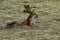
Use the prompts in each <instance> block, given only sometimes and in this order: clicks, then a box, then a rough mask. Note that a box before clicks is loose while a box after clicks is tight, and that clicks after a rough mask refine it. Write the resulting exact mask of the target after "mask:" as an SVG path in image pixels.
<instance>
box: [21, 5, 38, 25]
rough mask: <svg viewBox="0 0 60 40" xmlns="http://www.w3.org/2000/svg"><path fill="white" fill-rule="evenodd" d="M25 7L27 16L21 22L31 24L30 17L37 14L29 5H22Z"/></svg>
mask: <svg viewBox="0 0 60 40" xmlns="http://www.w3.org/2000/svg"><path fill="white" fill-rule="evenodd" d="M24 7H25V9H26V10H28V11H29V13H30V14H29V16H28V18H27V20H26V21H24V22H22V24H23V25H27V26H31V24H30V23H31V18H32V16H34V15H36V17H37V16H38V15H37V14H36V13H35V12H33V11H32V8H31V7H29V5H24Z"/></svg>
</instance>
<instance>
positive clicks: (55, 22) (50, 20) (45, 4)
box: [0, 0, 60, 40]
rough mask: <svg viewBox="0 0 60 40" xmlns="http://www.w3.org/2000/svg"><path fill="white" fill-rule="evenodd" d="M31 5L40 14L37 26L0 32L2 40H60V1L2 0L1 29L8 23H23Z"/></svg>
mask: <svg viewBox="0 0 60 40" xmlns="http://www.w3.org/2000/svg"><path fill="white" fill-rule="evenodd" d="M24 4H29V5H30V6H31V7H32V8H33V10H35V12H36V13H37V14H38V18H37V19H36V25H37V26H38V27H36V26H33V27H28V26H22V27H21V26H17V28H11V29H3V30H0V40H60V0H0V27H1V26H3V25H5V24H6V23H7V22H11V21H14V20H16V21H19V22H23V21H24V20H25V19H26V18H27V17H28V13H23V12H22V11H23V10H24V7H23V5H24Z"/></svg>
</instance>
